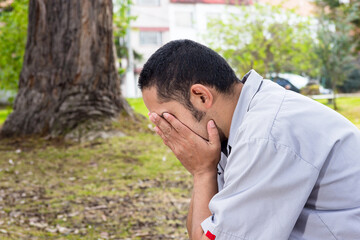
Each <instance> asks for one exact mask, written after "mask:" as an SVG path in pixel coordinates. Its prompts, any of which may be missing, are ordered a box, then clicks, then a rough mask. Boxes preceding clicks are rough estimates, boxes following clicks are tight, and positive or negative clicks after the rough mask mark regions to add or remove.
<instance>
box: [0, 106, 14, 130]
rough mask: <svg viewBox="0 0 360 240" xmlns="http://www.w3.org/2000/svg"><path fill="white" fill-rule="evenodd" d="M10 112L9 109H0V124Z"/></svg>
mask: <svg viewBox="0 0 360 240" xmlns="http://www.w3.org/2000/svg"><path fill="white" fill-rule="evenodd" d="M11 112H12V110H11V109H0V126H1V125H2V124H3V123H4V122H5V120H6V118H7V116H8V115H9V114H10V113H11Z"/></svg>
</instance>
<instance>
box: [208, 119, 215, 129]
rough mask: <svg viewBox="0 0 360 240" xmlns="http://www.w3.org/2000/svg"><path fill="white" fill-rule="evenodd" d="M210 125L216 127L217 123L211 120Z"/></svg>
mask: <svg viewBox="0 0 360 240" xmlns="http://www.w3.org/2000/svg"><path fill="white" fill-rule="evenodd" d="M209 125H210V127H211V128H214V127H215V123H214V121H213V120H210V123H209Z"/></svg>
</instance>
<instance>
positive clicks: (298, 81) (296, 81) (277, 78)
mask: <svg viewBox="0 0 360 240" xmlns="http://www.w3.org/2000/svg"><path fill="white" fill-rule="evenodd" d="M269 77H270V79H271V80H272V81H274V82H276V83H277V84H279V85H280V86H282V87H284V88H286V89H288V90H292V91H294V92H297V93H300V90H301V89H302V88H304V87H306V86H307V85H308V84H309V83H310V80H309V79H308V78H306V77H303V76H300V75H297V74H293V73H278V74H275V73H272V74H269Z"/></svg>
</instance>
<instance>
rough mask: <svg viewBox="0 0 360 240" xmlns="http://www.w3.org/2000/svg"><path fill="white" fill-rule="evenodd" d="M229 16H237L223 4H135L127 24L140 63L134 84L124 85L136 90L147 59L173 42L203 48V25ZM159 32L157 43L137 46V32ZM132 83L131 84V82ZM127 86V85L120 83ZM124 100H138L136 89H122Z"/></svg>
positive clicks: (234, 9) (165, 0) (167, 0)
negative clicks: (132, 18) (197, 44)
mask: <svg viewBox="0 0 360 240" xmlns="http://www.w3.org/2000/svg"><path fill="white" fill-rule="evenodd" d="M142 1H159V3H160V4H159V5H156V6H149V5H141V2H142ZM229 12H231V13H235V14H237V13H240V10H239V8H238V7H237V6H232V5H225V4H204V3H195V4H190V3H170V0H137V1H136V2H135V4H134V6H133V7H132V15H133V16H137V19H136V20H135V21H133V22H132V24H131V44H132V47H133V49H134V50H135V51H137V52H138V53H140V54H142V56H143V59H142V60H141V61H138V62H136V69H137V74H136V75H135V84H128V85H130V86H129V87H130V88H133V87H134V86H137V79H138V72H139V71H140V70H141V68H142V66H143V64H144V63H145V62H146V61H147V59H148V58H149V57H150V56H151V55H152V54H153V53H154V52H155V51H156V50H157V49H158V48H160V47H161V46H162V45H164V44H166V43H167V42H169V41H172V40H177V39H191V40H194V41H197V42H200V43H203V44H205V43H206V42H205V38H206V34H207V24H208V21H209V19H210V18H214V17H221V16H224V15H226V14H228V13H229ZM146 31H147V32H160V33H161V41H160V42H157V43H152V44H144V43H142V42H141V34H142V33H141V32H146ZM131 81H134V80H131ZM124 82H127V83H129V81H124ZM123 89H124V91H123V94H124V95H125V97H141V92H140V91H139V90H138V89H136V90H134V89H132V90H129V91H128V92H131V93H134V92H135V95H131V96H129V95H127V93H126V89H128V87H127V86H123Z"/></svg>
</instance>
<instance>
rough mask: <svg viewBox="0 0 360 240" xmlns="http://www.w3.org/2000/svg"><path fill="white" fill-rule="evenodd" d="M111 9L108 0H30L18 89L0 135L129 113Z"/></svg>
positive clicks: (36, 131) (66, 127)
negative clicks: (122, 92)
mask: <svg viewBox="0 0 360 240" xmlns="http://www.w3.org/2000/svg"><path fill="white" fill-rule="evenodd" d="M112 7H113V6H112V1H111V0H72V1H62V0H51V1H50V0H30V3H29V26H28V38H27V44H26V51H25V56H24V64H23V68H22V71H21V74H20V79H19V92H18V95H17V97H16V100H15V103H14V111H13V113H12V114H11V115H10V116H9V117H8V119H7V120H6V122H5V123H4V126H3V128H2V132H1V133H2V135H3V136H19V135H20V136H21V135H33V134H41V135H44V134H50V133H51V134H53V133H55V134H62V133H64V132H65V131H68V130H71V129H73V128H75V127H76V126H77V125H79V124H80V123H83V122H85V121H87V120H93V119H95V120H101V119H104V118H112V117H116V116H117V115H118V114H119V113H120V112H122V111H125V112H127V113H128V114H131V109H130V107H129V105H128V104H127V103H126V101H125V100H124V98H123V97H122V96H121V93H120V80H119V77H118V74H117V71H116V67H115V59H114V52H113V34H112ZM14 44H16V43H14Z"/></svg>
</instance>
